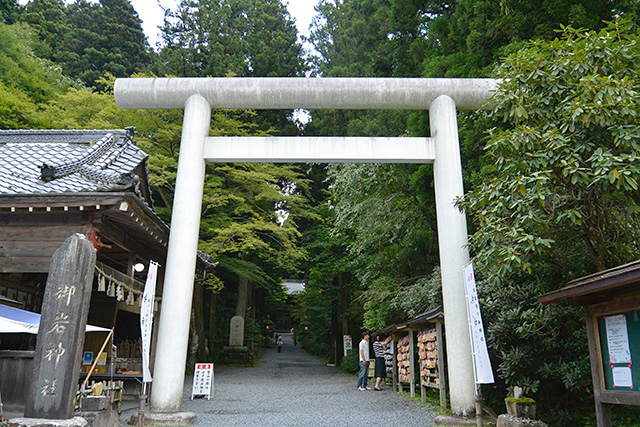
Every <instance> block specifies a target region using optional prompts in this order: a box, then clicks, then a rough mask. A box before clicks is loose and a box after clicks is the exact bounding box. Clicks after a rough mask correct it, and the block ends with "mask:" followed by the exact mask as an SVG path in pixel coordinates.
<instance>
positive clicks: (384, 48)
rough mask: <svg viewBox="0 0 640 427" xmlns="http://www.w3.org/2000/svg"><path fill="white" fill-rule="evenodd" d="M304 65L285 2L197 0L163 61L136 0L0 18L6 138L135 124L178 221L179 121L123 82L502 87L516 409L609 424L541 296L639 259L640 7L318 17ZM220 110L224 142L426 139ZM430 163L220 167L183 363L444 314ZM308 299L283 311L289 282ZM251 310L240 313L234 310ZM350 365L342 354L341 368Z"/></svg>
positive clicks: (495, 226)
mask: <svg viewBox="0 0 640 427" xmlns="http://www.w3.org/2000/svg"><path fill="white" fill-rule="evenodd" d="M316 12H317V14H316V16H315V18H314V21H313V24H312V27H311V35H310V36H309V37H308V39H307V40H306V41H307V42H308V43H309V45H310V46H312V47H313V49H311V50H310V51H308V52H307V51H305V49H304V48H303V45H302V40H300V39H299V38H298V34H297V30H296V27H295V22H294V21H293V19H292V18H291V16H290V15H289V14H288V12H287V9H286V6H285V5H283V4H282V3H281V2H280V1H279V0H182V1H181V2H180V3H179V4H178V6H177V7H176V8H174V9H169V10H167V11H166V15H165V21H164V25H163V26H162V28H161V32H162V42H161V43H160V44H159V46H157V47H156V49H152V48H151V47H150V46H149V44H148V42H147V40H146V38H145V35H144V33H143V31H142V27H141V21H140V18H139V17H138V15H137V14H136V12H135V10H134V9H133V7H132V6H131V4H130V3H129V1H128V0H100V1H97V2H96V1H94V2H89V1H86V0H77V1H75V2H65V1H63V0H32V1H30V2H28V3H27V4H26V5H20V4H19V3H18V2H17V0H0V127H2V128H3V129H18V128H68V129H71V128H123V127H125V126H136V128H137V131H138V136H137V139H138V144H139V145H140V146H141V147H142V148H143V149H144V150H145V151H146V152H147V153H148V154H149V155H150V159H149V163H148V166H149V170H150V180H151V184H152V186H153V195H154V199H155V201H156V211H157V213H158V214H159V215H160V216H161V217H162V218H163V219H165V220H166V221H167V222H168V221H169V218H170V215H171V207H172V198H173V188H174V183H175V173H176V167H177V156H178V152H179V141H180V129H181V123H182V112H181V111H155V110H150V111H123V110H120V109H118V108H117V107H116V105H115V102H114V100H113V96H112V87H113V83H114V81H115V78H117V77H130V76H133V77H138V76H199V77H205V76H215V77H228V78H234V77H249V76H251V77H255V76H281V77H302V76H305V75H308V76H324V77H337V76H340V77H494V78H502V79H504V80H503V83H502V84H501V86H500V88H499V90H498V92H497V93H496V94H495V96H494V101H493V103H492V105H490V106H488V107H487V108H486V109H484V110H481V111H478V112H469V113H460V114H459V125H460V138H461V151H462V157H463V171H464V174H465V176H464V179H465V191H466V194H465V197H464V198H463V199H462V200H459V207H460V209H462V210H464V211H465V212H466V214H467V218H468V221H469V228H470V251H471V256H472V257H473V259H474V264H475V268H476V275H477V280H478V292H479V297H480V300H481V305H482V310H483V317H484V322H485V326H486V333H487V341H488V344H489V352H490V356H491V361H492V364H493V368H494V371H495V376H496V384H495V385H493V386H487V387H486V389H485V390H484V392H485V396H486V399H487V402H488V403H489V405H490V406H494V408H495V409H496V410H497V411H501V409H500V408H501V405H502V403H501V401H502V399H503V398H504V397H505V396H506V394H507V393H508V392H509V390H511V389H512V388H513V387H514V386H516V385H517V386H520V387H522V388H523V389H524V390H525V393H526V394H527V395H530V396H532V397H534V398H535V399H536V400H538V401H539V402H540V405H539V411H540V412H541V413H540V417H541V418H542V419H543V420H545V421H547V422H548V423H549V424H550V425H554V426H575V425H585V426H586V425H595V424H594V415H593V409H592V408H593V404H592V392H593V390H592V386H591V379H590V370H589V360H588V351H587V346H586V338H585V330H584V315H583V314H582V312H581V311H580V310H578V309H576V308H574V307H571V306H568V305H566V306H548V307H547V306H542V305H540V304H539V303H538V302H537V297H538V296H539V295H541V294H543V293H545V292H549V291H551V290H555V289H558V288H560V287H562V286H564V285H565V284H566V283H567V282H569V281H570V280H572V279H574V278H577V277H582V276H584V275H587V274H591V273H594V272H596V271H599V270H602V269H606V268H610V267H614V266H617V265H620V264H623V263H626V262H629V261H632V260H636V259H638V258H640V246H639V244H638V242H639V241H640V239H639V237H640V236H639V235H638V234H639V233H640V232H639V230H640V193H639V192H638V182H639V181H640V166H638V165H640V162H639V161H638V160H639V159H638V156H639V155H640V143H639V140H640V124H639V123H640V122H639V121H638V116H639V114H640V46H639V45H638V43H639V42H640V37H639V36H640V32H639V28H640V26H639V24H640V5H639V3H638V2H637V1H635V0H554V1H549V0H537V1H528V2H522V1H514V0H504V1H500V2H495V1H489V0H452V1H449V2H442V1H433V0H319V1H318V2H317V6H316ZM295 117H296V116H295V115H294V112H292V111H250V110H216V111H213V113H212V125H211V134H212V135H226V136H233V135H364V136H367V135H369V136H400V135H410V136H426V135H428V134H429V129H428V118H427V113H426V112H423V111H409V112H397V111H326V110H323V111H310V112H309V117H310V121H308V122H306V123H300V122H298V121H296V119H295ZM431 169H432V167H431V165H379V164H376V165H374V164H364V165H354V164H343V165H321V164H312V165H302V164H289V165H271V164H215V165H213V164H210V165H208V166H207V178H206V182H205V190H204V191H205V193H204V198H203V205H202V222H201V228H200V249H201V250H202V251H204V252H206V253H207V254H209V255H211V256H212V257H213V259H215V260H216V261H217V262H219V264H218V267H217V270H216V274H215V275H214V276H209V277H208V278H207V279H206V280H205V281H202V280H198V281H196V288H195V295H194V305H193V307H194V308H193V315H192V319H193V321H192V333H191V345H190V355H191V357H192V358H197V359H198V360H205V359H207V360H219V358H220V357H221V356H222V355H221V350H222V348H223V347H224V345H226V343H227V342H228V329H229V328H228V325H229V320H230V318H231V317H232V316H233V315H235V314H241V315H244V316H245V318H246V335H245V337H246V338H245V342H246V343H248V344H249V346H250V347H254V348H259V347H260V345H261V344H262V343H263V342H264V332H265V325H266V324H271V323H270V322H271V321H275V322H276V326H278V324H279V323H278V322H280V325H281V326H282V325H284V324H285V323H284V321H286V320H288V317H289V315H290V313H289V310H290V307H293V308H292V311H293V313H292V316H293V318H294V322H295V323H296V325H304V326H306V327H307V328H308V333H306V334H305V335H304V336H303V337H302V339H303V343H304V345H305V348H306V349H307V351H310V352H312V353H314V354H317V355H319V356H322V357H325V358H327V359H328V360H331V361H332V362H337V363H339V362H340V360H334V359H336V355H341V354H342V348H341V347H340V346H341V345H342V344H341V343H342V339H341V336H342V335H343V334H351V335H352V336H358V335H359V333H360V331H361V330H362V329H368V330H372V331H375V330H379V329H381V328H383V327H384V326H387V325H390V324H393V323H398V322H401V321H403V320H406V319H408V318H411V317H413V316H415V315H416V314H419V313H421V312H423V311H425V310H428V309H430V308H433V307H436V306H438V305H440V304H441V296H440V279H439V271H438V264H439V260H438V242H437V233H436V227H437V224H436V220H435V205H434V194H433V179H432V170H431ZM285 278H288V279H299V280H304V281H305V283H306V288H305V290H304V292H302V293H300V294H298V295H296V296H295V297H294V298H293V299H292V298H291V297H287V295H286V294H285V292H284V291H283V289H282V287H281V286H280V283H281V281H282V279H285ZM239 295H241V296H242V298H240V297H239ZM338 359H339V357H338ZM613 415H614V417H617V418H615V420H616V424H615V425H621V426H622V425H638V424H634V422H636V421H634V420H637V418H638V416H637V411H636V412H635V413H629V412H628V411H624V410H622V411H619V413H618V412H616V413H614V414H613Z"/></svg>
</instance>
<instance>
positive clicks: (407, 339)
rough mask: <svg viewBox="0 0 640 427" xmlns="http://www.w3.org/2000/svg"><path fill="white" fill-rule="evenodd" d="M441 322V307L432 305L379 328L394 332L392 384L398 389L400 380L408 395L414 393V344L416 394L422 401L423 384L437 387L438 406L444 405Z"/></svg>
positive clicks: (385, 331)
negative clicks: (415, 314) (417, 377)
mask: <svg viewBox="0 0 640 427" xmlns="http://www.w3.org/2000/svg"><path fill="white" fill-rule="evenodd" d="M443 324H444V312H443V310H442V307H436V308H433V309H431V310H429V311H426V312H424V313H422V314H419V315H417V316H416V317H414V318H413V319H410V320H407V321H406V322H403V323H400V324H395V325H390V326H387V327H386V328H384V329H382V330H380V331H379V332H380V333H382V334H387V335H388V334H394V335H396V340H395V343H394V346H395V348H394V352H393V387H394V388H396V387H397V388H398V391H399V392H400V391H402V384H403V383H408V384H409V392H410V394H411V397H414V396H415V380H414V379H415V377H416V375H415V369H416V360H415V356H416V355H415V351H414V347H416V346H417V348H418V354H417V355H418V360H417V365H418V368H419V372H420V383H419V386H420V398H421V400H422V402H425V401H426V391H427V387H430V388H435V389H438V390H439V393H440V406H441V407H442V408H443V409H444V408H446V407H447V390H446V379H445V367H444V360H445V357H444V356H445V355H444V348H445V347H444V334H443V332H444V330H443ZM416 333H417V336H416ZM415 341H417V343H416V342H415Z"/></svg>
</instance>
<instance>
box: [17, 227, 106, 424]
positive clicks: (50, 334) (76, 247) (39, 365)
mask: <svg viewBox="0 0 640 427" xmlns="http://www.w3.org/2000/svg"><path fill="white" fill-rule="evenodd" d="M95 264H96V250H95V249H94V248H93V245H92V244H91V243H90V242H89V240H87V238H86V237H85V236H83V235H81V234H74V235H72V236H71V237H69V238H68V239H67V240H65V242H64V243H63V244H62V246H60V248H58V250H56V252H55V253H54V254H53V258H52V259H51V268H50V270H49V277H48V278H47V285H46V288H45V291H44V299H43V303H42V317H41V319H40V328H39V330H38V341H37V344H36V352H35V357H34V359H33V361H34V370H33V375H34V380H33V385H32V389H31V392H30V394H29V395H28V397H27V404H26V407H25V414H24V415H25V417H27V418H44V419H64V420H68V419H71V418H72V417H73V401H74V399H75V397H76V392H77V390H78V378H79V376H80V364H81V363H82V352H83V347H84V332H85V327H86V324H87V314H88V313H89V301H90V299H91V284H92V283H93V271H94V269H95Z"/></svg>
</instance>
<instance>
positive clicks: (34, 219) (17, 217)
mask: <svg viewBox="0 0 640 427" xmlns="http://www.w3.org/2000/svg"><path fill="white" fill-rule="evenodd" d="M88 217H89V213H88V212H80V211H76V212H71V211H69V212H24V213H18V212H13V213H0V225H5V226H15V225H28V226H34V225H73V224H76V225H81V224H82V223H83V222H84V221H85V220H86V219H87V218H88Z"/></svg>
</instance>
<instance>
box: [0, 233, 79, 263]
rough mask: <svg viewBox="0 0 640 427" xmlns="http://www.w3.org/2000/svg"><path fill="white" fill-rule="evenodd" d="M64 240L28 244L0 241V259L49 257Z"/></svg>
mask: <svg viewBox="0 0 640 427" xmlns="http://www.w3.org/2000/svg"><path fill="white" fill-rule="evenodd" d="M67 237H68V236H67ZM65 240H66V239H62V240H54V241H30V242H29V241H27V242H2V241H0V257H36V258H38V257H50V256H52V255H53V253H54V252H55V251H56V250H57V249H58V248H59V247H60V245H62V244H63V243H64V241H65Z"/></svg>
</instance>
